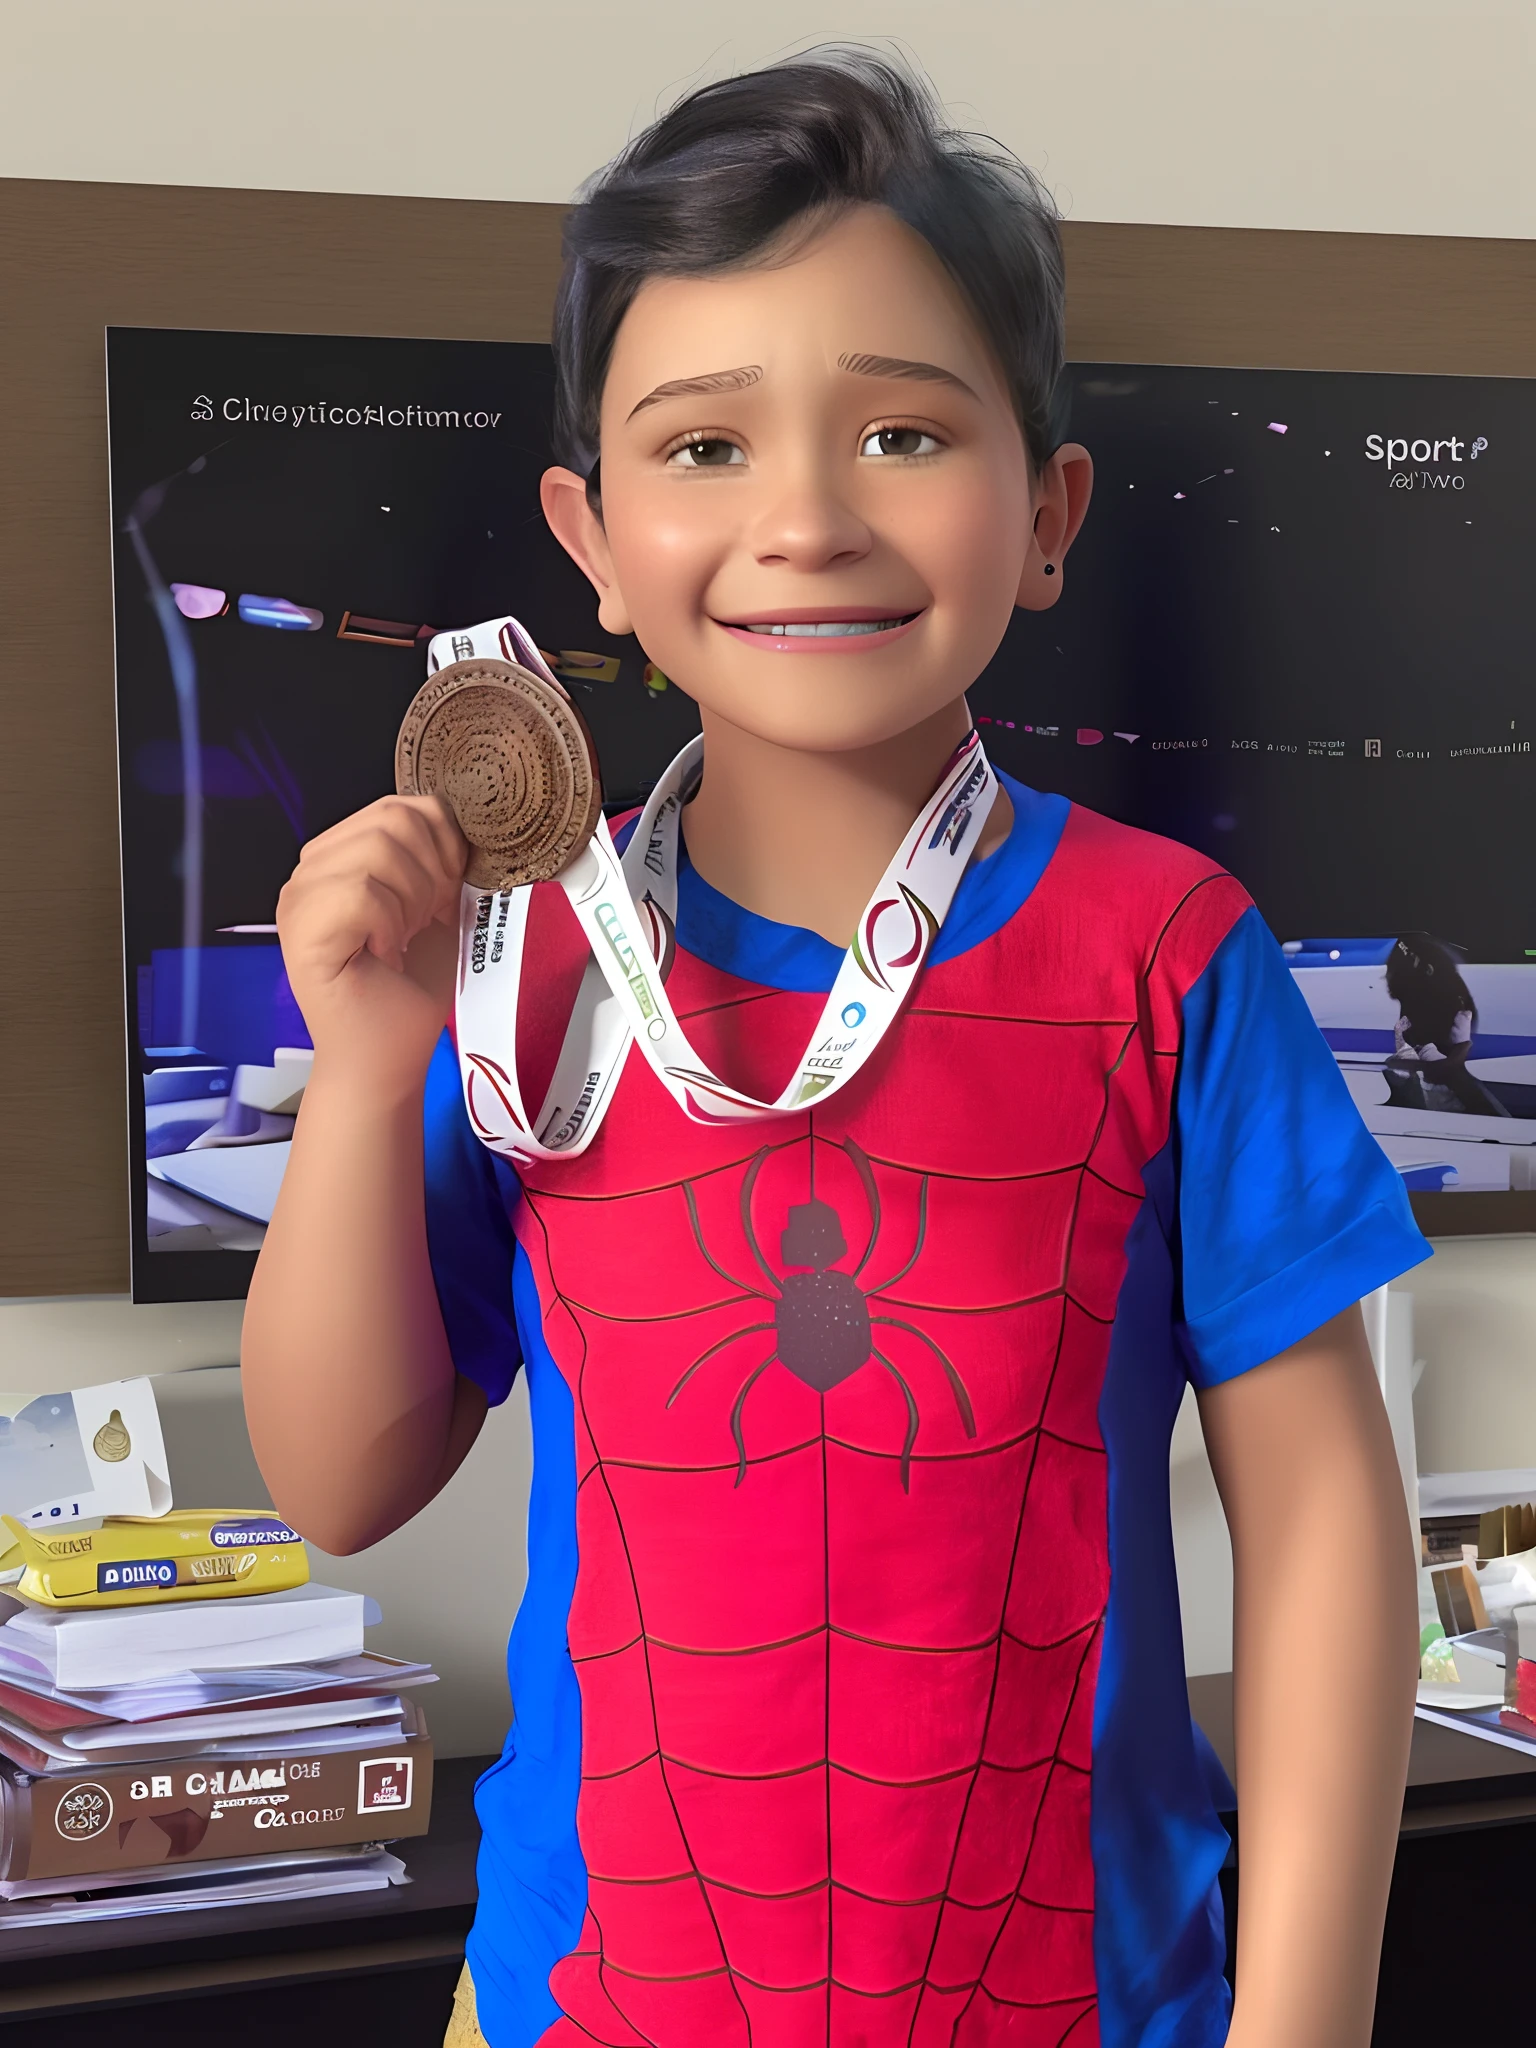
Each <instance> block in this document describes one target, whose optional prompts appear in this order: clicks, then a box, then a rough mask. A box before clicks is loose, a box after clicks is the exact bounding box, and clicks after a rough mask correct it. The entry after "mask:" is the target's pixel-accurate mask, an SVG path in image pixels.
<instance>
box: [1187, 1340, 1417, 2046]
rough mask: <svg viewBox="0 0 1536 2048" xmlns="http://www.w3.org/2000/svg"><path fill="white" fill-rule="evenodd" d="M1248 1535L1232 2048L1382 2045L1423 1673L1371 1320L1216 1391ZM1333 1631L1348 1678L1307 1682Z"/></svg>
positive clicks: (1298, 1348) (1242, 1560) (1224, 1476)
mask: <svg viewBox="0 0 1536 2048" xmlns="http://www.w3.org/2000/svg"><path fill="white" fill-rule="evenodd" d="M1200 1415H1201V1421H1202V1423H1203V1425H1204V1429H1205V1438H1206V1444H1207V1446H1208V1448H1209V1451H1210V1457H1211V1465H1212V1469H1213V1470H1214V1472H1215V1475H1216V1484H1217V1487H1218V1489H1219V1490H1220V1493H1221V1499H1222V1504H1223V1506H1224V1508H1225V1509H1226V1515H1227V1522H1228V1525H1229V1527H1230V1529H1231V1532H1232V1559H1233V1570H1234V1610H1235V1632H1234V1652H1235V1655H1234V1662H1235V1665H1236V1673H1235V1679H1234V1684H1235V1704H1236V1732H1237V1787H1238V1811H1239V1826H1240V1830H1241V1841H1242V1874H1241V1899H1242V1907H1241V1913H1240V1917H1239V1925H1238V1953H1237V2002H1236V2006H1235V2010H1234V2013H1233V2019H1232V2028H1231V2033H1230V2035H1229V2041H1230V2043H1231V2048H1366V2044H1367V2043H1368V2042H1369V2040H1370V2037H1371V2021H1372V2014H1373V2010H1374V2005H1375V1994H1376V1969H1377V1962H1378V1957H1379V1952H1380V1947H1381V1930H1382V1922H1383V1920H1384V1918H1385V1914H1386V1906H1387V1891H1388V1887H1389V1886H1390V1883H1391V1878H1392V1863H1393V1857H1394V1855H1395V1853H1396V1848H1397V1829H1398V1821H1399V1817H1400V1815H1401V1811H1402V1797H1403V1782H1404V1778H1405V1775H1406V1771H1407V1763H1408V1739H1409V1735H1410V1732H1411V1729H1412V1719H1413V1698H1414V1684H1415V1677H1416V1672H1417V1641H1416V1634H1417V1618H1416V1612H1417V1611H1416V1603H1415V1589H1414V1567H1413V1547H1412V1541H1411V1537H1410V1532H1409V1528H1408V1516H1407V1509H1406V1503H1405V1502H1404V1499H1403V1487H1402V1480H1401V1477H1400V1475H1399V1472H1398V1467H1397V1459H1396V1455H1395V1452H1394V1450H1393V1445H1392V1436H1391V1431H1390V1429H1389V1428H1388V1425H1387V1418H1386V1411H1385V1409H1384V1408H1383V1406H1382V1403H1381V1397H1380V1394H1379V1391H1378V1389H1377V1384H1376V1376H1375V1372H1374V1370H1373V1368H1372V1364H1371V1357H1370V1352H1369V1349H1368V1347H1367V1345H1366V1340H1365V1330H1364V1326H1363V1324H1362V1322H1361V1319H1360V1312H1359V1310H1358V1309H1357V1308H1352V1309H1350V1310H1348V1311H1347V1312H1346V1313H1345V1314H1344V1315H1341V1316H1336V1317H1335V1318H1334V1319H1333V1321H1331V1322H1329V1323H1325V1324H1324V1325H1323V1327H1322V1328H1321V1329H1320V1330H1317V1331H1314V1333H1313V1334H1312V1335H1311V1336H1310V1337H1307V1338H1304V1339H1303V1340H1302V1342H1300V1343H1299V1344H1294V1345H1292V1346H1291V1348H1290V1349H1289V1350H1288V1351H1284V1352H1282V1353H1281V1354H1280V1355H1279V1357H1277V1358H1274V1359H1272V1360H1271V1361H1270V1362H1269V1363H1268V1364H1267V1365H1262V1366H1259V1367H1257V1368H1255V1369H1254V1370H1253V1371H1251V1372H1246V1373H1242V1374H1240V1375H1239V1376H1237V1377H1236V1378H1234V1379H1230V1380H1227V1381H1226V1382H1224V1383H1223V1384H1221V1385H1219V1386H1216V1387H1213V1388H1211V1389H1210V1390H1208V1391H1207V1392H1205V1393H1203V1394H1201V1396H1200ZM1322 1636H1326V1639H1327V1643H1328V1651H1329V1664H1330V1668H1331V1671H1332V1672H1333V1673H1334V1674H1335V1677H1334V1678H1333V1680H1332V1681H1331V1682H1330V1683H1329V1684H1328V1685H1327V1686H1326V1687H1324V1686H1319V1685H1315V1684H1313V1683H1312V1682H1311V1681H1310V1680H1309V1678H1308V1677H1307V1675H1306V1671H1305V1664H1306V1650H1307V1646H1308V1644H1309V1643H1311V1642H1314V1641H1316V1640H1318V1639H1319V1638H1320V1637H1322Z"/></svg>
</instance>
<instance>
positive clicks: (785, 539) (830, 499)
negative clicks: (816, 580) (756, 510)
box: [751, 467, 873, 571]
mask: <svg viewBox="0 0 1536 2048" xmlns="http://www.w3.org/2000/svg"><path fill="white" fill-rule="evenodd" d="M751 544H752V552H753V554H754V556H755V557H756V559H757V560H758V561H759V562H761V563H763V564H764V565H765V566H767V567H781V568H788V569H799V570H805V571H816V570H821V569H831V568H838V567H842V566H845V565H846V564H848V563H850V562H858V561H862V560H863V558H864V556H866V555H867V554H868V553H869V551H870V549H871V547H872V546H873V536H872V535H871V533H870V530H869V528H868V526H866V525H865V523H864V521H863V519H862V518H861V517H860V516H859V513H858V511H857V510H856V508H855V507H854V506H853V505H851V504H850V503H849V501H848V499H847V498H846V497H845V496H844V494H843V493H842V492H841V491H839V490H838V489H837V488H836V484H835V480H834V479H833V478H832V477H831V476H829V475H827V474H826V473H825V472H824V471H822V470H820V469H819V468H811V467H807V468H806V469H804V470H801V471H799V472H798V473H797V474H794V475H791V476H785V477H783V478H782V479H780V481H779V483H778V486H777V488H776V489H775V490H774V492H773V495H772V497H771V498H770V500H769V502H768V503H767V504H766V505H765V506H764V508H763V510H762V511H761V513H760V514H759V516H758V518H757V520H756V522H755V524H754V526H753V529H752V533H751Z"/></svg>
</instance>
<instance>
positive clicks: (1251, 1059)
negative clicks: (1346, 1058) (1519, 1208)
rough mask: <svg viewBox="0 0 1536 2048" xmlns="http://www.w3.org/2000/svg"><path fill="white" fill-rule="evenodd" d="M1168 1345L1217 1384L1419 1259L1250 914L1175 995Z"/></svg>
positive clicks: (1199, 1382) (1333, 1067) (1407, 1221)
mask: <svg viewBox="0 0 1536 2048" xmlns="http://www.w3.org/2000/svg"><path fill="white" fill-rule="evenodd" d="M1173 1154H1174V1169H1175V1173H1176V1176H1177V1202H1178V1216H1177V1225H1176V1228H1177V1243H1178V1257H1179V1271H1180V1278H1181V1306H1180V1309H1179V1316H1180V1321H1179V1328H1178V1335H1179V1339H1180V1342H1181V1344H1182V1346H1183V1350H1184V1355H1185V1358H1186V1360H1187V1362H1188V1366H1189V1374H1190V1378H1191V1379H1192V1380H1193V1381H1194V1383H1195V1385H1196V1386H1197V1387H1211V1386H1216V1385H1219V1384H1220V1382H1221V1381H1223V1380H1228V1379H1232V1378H1235V1376H1236V1375H1237V1374H1238V1373H1241V1372H1246V1371H1247V1370H1248V1369H1249V1368H1250V1367H1251V1366H1255V1365H1262V1364H1263V1363H1264V1361H1265V1360H1266V1359H1269V1358H1273V1357H1274V1356H1275V1354H1276V1353H1277V1352H1280V1351H1284V1350H1285V1349H1286V1347H1287V1346H1288V1345H1291V1344H1295V1343H1297V1342H1299V1341H1300V1339H1301V1338H1303V1337H1306V1336H1308V1335H1310V1334H1311V1332H1312V1331H1313V1330H1315V1329H1317V1328H1318V1327H1319V1325H1320V1324H1322V1323H1325V1322H1327V1321H1328V1319H1329V1318H1330V1317H1331V1316H1336V1315H1338V1314H1339V1313H1340V1312H1341V1311H1342V1310H1343V1309H1346V1308H1348V1307H1349V1305H1350V1304H1351V1302H1355V1301H1359V1300H1360V1299H1361V1297H1362V1296H1364V1295H1366V1294H1369V1293H1370V1291H1371V1290H1372V1288H1375V1287H1380V1286H1382V1285H1383V1284H1384V1283H1385V1282H1386V1281H1388V1280H1392V1279H1395V1278H1396V1277H1397V1275H1398V1274H1399V1273H1405V1272H1407V1271H1408V1269H1409V1268H1410V1267H1411V1266H1417V1265H1418V1264H1419V1263H1420V1262H1421V1260H1423V1259H1426V1258H1428V1257H1429V1252H1430V1248H1429V1246H1428V1245H1427V1244H1426V1243H1425V1241H1424V1239H1423V1238H1422V1237H1421V1236H1420V1234H1419V1231H1418V1229H1417V1227H1416V1226H1415V1224H1414V1221H1413V1214H1412V1211H1411V1209H1410V1208H1409V1204H1408V1196H1407V1193H1406V1191H1405V1189H1404V1187H1403V1182H1402V1178H1401V1176H1400V1175H1399V1174H1398V1173H1397V1171H1396V1169H1395V1168H1394V1167H1393V1165H1392V1163H1391V1161H1390V1160H1389V1159H1388V1158H1387V1156H1386V1154H1385V1153H1384V1152H1383V1151H1382V1149H1381V1147H1380V1146H1379V1145H1378V1144H1377V1143H1376V1140H1375V1139H1374V1138H1373V1137H1372V1136H1371V1134H1370V1132H1369V1131H1367V1129H1366V1128H1365V1125H1364V1123H1363V1122H1362V1120H1361V1117H1360V1112H1359V1111H1358V1110H1357V1109H1356V1107H1355V1105H1354V1102H1353V1101H1352V1100H1351V1097H1350V1093H1349V1090H1348V1088H1347V1087H1346V1086H1345V1084H1344V1078H1343V1076H1342V1075H1341V1074H1340V1072H1339V1069H1338V1066H1337V1064H1336V1062H1335V1060H1334V1057H1333V1054H1332V1053H1331V1052H1330V1051H1329V1049H1328V1045H1327V1042H1326V1041H1325V1040H1324V1038H1323V1035H1322V1033H1321V1032H1320V1031H1319V1030H1318V1028H1317V1026H1316V1024H1314V1023H1313V1021H1312V1013H1311V1012H1310V1011H1309V1010H1308V1008H1307V1006H1306V1003H1305V1001H1304V999H1303V997H1302V994H1301V991H1300V990H1299V989H1298V988H1297V986H1296V984H1295V982H1294V980H1293V979H1292V976H1291V971H1290V969H1289V967H1288V966H1287V965H1286V961H1285V956H1284V954H1283V953H1282V952H1281V951H1280V948H1279V947H1278V946H1277V945H1276V944H1275V941H1274V939H1273V938H1272V937H1271V936H1270V933H1269V929H1268V927H1267V926H1266V925H1265V923H1264V921H1263V919H1262V918H1261V917H1260V916H1259V913H1258V911H1257V910H1252V909H1250V910H1247V911H1245V912H1244V914H1243V915H1242V917H1240V918H1239V919H1238V921H1237V923H1236V924H1235V925H1234V926H1233V927H1232V930H1231V931H1230V932H1229V933H1228V934H1227V936H1226V938H1225V939H1223V941H1222V942H1221V944H1220V945H1219V946H1218V947H1217V949H1216V951H1215V953H1214V954H1213V955H1212V957H1211V960H1210V962H1209V964H1208V965H1207V967H1206V969H1205V972H1204V973H1203V974H1202V975H1201V976H1200V978H1199V980H1198V981H1197V982H1196V983H1195V985H1194V986H1193V988H1191V989H1190V990H1189V992H1188V994H1187V995H1186V996H1185V998H1184V1006H1183V1033H1182V1040H1181V1045H1180V1051H1179V1072H1178V1080H1177V1084H1176V1088H1175V1094H1174V1112H1173Z"/></svg>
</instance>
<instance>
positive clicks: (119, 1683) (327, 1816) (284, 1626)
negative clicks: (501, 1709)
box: [0, 1583, 435, 1927]
mask: <svg viewBox="0 0 1536 2048" xmlns="http://www.w3.org/2000/svg"><path fill="white" fill-rule="evenodd" d="M378 1618H379V1614H378V1609H377V1607H376V1606H375V1605H374V1603H373V1602H372V1601H371V1600H367V1599H365V1598H364V1597H363V1595H362V1594H360V1593H347V1592H342V1591H340V1590H338V1589H337V1588H335V1587H333V1586H320V1585H315V1584H313V1583H310V1584H305V1585H300V1586H294V1587H291V1588H288V1589H287V1590H283V1591H279V1592H273V1593H252V1594H237V1595H230V1596H225V1597H223V1598H220V1599H217V1600H171V1599H162V1600H155V1599H149V1600H144V1601H140V1602H136V1603H134V1604H132V1605H124V1606H119V1607H68V1608H65V1607H58V1606H54V1605H52V1604H49V1605H44V1604H42V1602H41V1601H33V1600H31V1599H25V1598H22V1597H21V1596H19V1595H18V1596H15V1597H13V1596H10V1595H6V1594H0V1902H8V1903H0V1927H18V1926H40V1925H44V1924H51V1923H53V1922H54V1921H57V1920H61V1919H62V1920H81V1919H101V1918H123V1917H126V1916H129V1915H132V1914H138V1913H168V1912H179V1911H186V1910H190V1909H192V1908H208V1907H212V1906H223V1905H228V1904H231V1903H234V1902H235V1901H237V1900H246V1901H252V1902H254V1901H257V1900H272V1899H282V1898H290V1897H297V1896H306V1895H307V1896H319V1895H324V1894H328V1893H333V1892H350V1891H362V1890H371V1889H376V1888H378V1887H379V1886H383V1885H388V1884H391V1883H398V1882H401V1881H403V1867H402V1866H401V1865H400V1864H399V1863H398V1862H397V1861H396V1859H394V1858H393V1857H390V1856H387V1855H386V1854H385V1853H384V1851H383V1847H382V1844H383V1843H384V1842H386V1841H392V1840H396V1839H398V1838H399V1837H401V1836H409V1835H419V1834H424V1833H425V1832H426V1828H427V1823H428V1819H429V1816H430V1813H431V1799H432V1744H431V1740H430V1738H429V1737H428V1734H427V1730H426V1724H425V1721H424V1720H423V1718H422V1715H421V1711H420V1709H419V1707H418V1706H417V1705H416V1704H415V1701H414V1699H413V1698H412V1697H411V1694H412V1693H413V1692H414V1691H415V1690H416V1689H417V1688H419V1687H421V1686H423V1685H427V1684H430V1683H432V1682H433V1679H434V1677H435V1674H434V1673H433V1672H432V1671H431V1670H430V1669H429V1667H428V1666H426V1665H425V1664H412V1663H406V1662H403V1661H402V1660H400V1659H398V1658H394V1657H382V1656H378V1655H376V1654H374V1653H371V1652H369V1651H367V1650H365V1649H364V1648H363V1630H364V1629H365V1628H366V1627H367V1626H369V1625H370V1624H371V1623H372V1622H375V1621H377V1620H378Z"/></svg>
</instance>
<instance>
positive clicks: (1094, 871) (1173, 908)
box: [1042, 804, 1253, 988]
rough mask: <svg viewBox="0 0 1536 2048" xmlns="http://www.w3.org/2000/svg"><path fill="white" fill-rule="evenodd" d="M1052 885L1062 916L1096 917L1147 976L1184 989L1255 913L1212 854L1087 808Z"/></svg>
mask: <svg viewBox="0 0 1536 2048" xmlns="http://www.w3.org/2000/svg"><path fill="white" fill-rule="evenodd" d="M1047 880H1048V882H1049V883H1050V885H1051V890H1050V893H1051V894H1054V895H1055V896H1056V897H1057V899H1058V904H1059V907H1060V909H1061V911H1063V912H1065V913H1066V914H1067V915H1068V916H1069V917H1070V918H1072V919H1073V920H1077V919H1084V918H1086V919H1091V920H1092V921H1093V923H1095V924H1096V925H1098V926H1099V927H1101V928H1102V929H1103V930H1104V932H1105V935H1106V937H1109V938H1111V939H1112V941H1113V943H1114V944H1115V945H1116V946H1117V948H1123V949H1124V950H1125V952H1126V953H1127V954H1128V955H1130V956H1131V957H1132V958H1135V959H1138V960H1139V961H1140V962H1141V965H1142V969H1143V972H1145V973H1147V974H1149V975H1151V974H1154V973H1155V974H1158V975H1159V976H1160V977H1167V978H1171V979H1172V980H1173V981H1174V982H1175V983H1177V984H1180V985H1181V986H1182V987H1185V988H1187V987H1188V986H1189V985H1190V983H1191V982H1193V981H1194V980H1195V979H1196V977H1197V976H1198V975H1199V974H1200V973H1201V971H1202V970H1203V969H1204V967H1205V965H1206V963H1207V962H1208V961H1209V960H1210V958H1211V955H1212V954H1213V953H1214V952H1215V950H1216V948H1217V947H1218V946H1219V945H1220V944H1221V942H1222V940H1223V939H1224V938H1226V936H1227V934H1228V933H1229V932H1230V931H1231V930H1232V929H1233V927H1234V926H1235V925H1236V924H1237V923H1238V921H1239V920H1240V919H1241V918H1242V917H1243V915H1244V914H1245V912H1247V911H1249V910H1251V909H1252V907H1253V903H1252V898H1251V897H1250V896H1249V894H1248V892H1247V890H1246V889H1245V888H1244V887H1243V885H1242V883H1241V882H1239V881H1238V880H1237V879H1236V877H1235V876H1233V875H1230V874H1228V872H1227V871H1226V869H1225V868H1224V867H1222V866H1221V865H1220V863H1219V862H1217V861H1214V860H1212V859H1211V858H1210V857H1209V855H1207V854H1203V853H1199V852H1197V851H1196V850H1195V848H1194V847H1192V846H1184V845H1182V844H1181V843H1180V842H1179V841H1178V840H1176V839H1165V838H1163V837H1162V835H1161V834H1160V833H1156V832H1144V831H1142V830H1140V829H1139V827H1137V826H1135V825H1122V824H1120V823H1119V822H1118V821H1117V820H1115V819H1114V818H1106V817H1104V816H1103V815H1102V814H1101V813H1100V812H1098V811H1091V810H1089V809H1088V808H1087V806H1086V805H1084V804H1073V806H1072V808H1071V811H1070V813H1069V814H1068V817H1067V821H1066V825H1065V827H1064V829H1063V831H1062V835H1061V842H1060V844H1059V846H1058V848H1057V851H1056V858H1055V859H1054V860H1053V861H1052V863H1051V867H1050V869H1049V871H1048V875H1047ZM1042 893H1044V892H1042Z"/></svg>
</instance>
